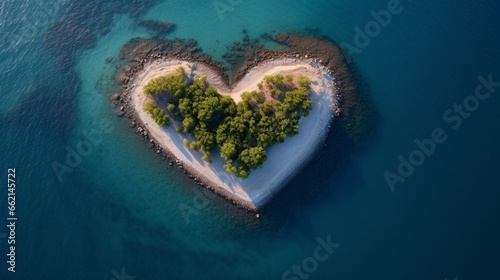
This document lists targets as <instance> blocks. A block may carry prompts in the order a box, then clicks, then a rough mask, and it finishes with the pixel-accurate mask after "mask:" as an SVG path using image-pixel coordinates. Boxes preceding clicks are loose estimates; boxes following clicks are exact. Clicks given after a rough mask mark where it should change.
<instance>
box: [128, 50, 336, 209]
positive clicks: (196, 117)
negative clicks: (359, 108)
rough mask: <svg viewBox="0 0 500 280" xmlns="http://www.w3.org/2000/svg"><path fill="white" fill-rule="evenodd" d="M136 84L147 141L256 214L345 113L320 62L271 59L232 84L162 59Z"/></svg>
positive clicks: (133, 99)
mask: <svg viewBox="0 0 500 280" xmlns="http://www.w3.org/2000/svg"><path fill="white" fill-rule="evenodd" d="M129 85H130V88H129V91H128V92H129V96H130V104H129V105H131V106H132V108H133V110H134V111H135V113H136V116H137V118H138V119H139V120H140V122H142V124H143V126H144V129H145V130H146V131H147V134H148V137H149V138H150V139H152V141H155V142H156V143H158V145H159V146H161V147H162V148H163V149H164V150H166V151H168V152H169V154H170V155H171V156H173V157H174V158H175V159H176V163H177V165H178V166H181V167H182V168H183V169H185V170H186V171H187V172H189V174H191V175H192V176H193V177H195V178H196V179H197V180H198V181H201V182H203V183H204V185H206V186H207V187H209V188H210V189H211V190H213V191H215V192H217V193H218V194H220V195H222V196H224V197H226V198H228V199H230V200H232V201H234V202H236V203H238V204H239V205H241V206H244V207H245V208H247V209H250V210H257V209H259V208H261V207H262V206H263V205H265V204H266V202H268V201H269V200H270V199H271V197H272V196H273V195H274V194H276V193H277V192H278V191H279V190H280V188H281V187H283V186H284V185H285V184H286V182H287V181H288V180H290V179H291V178H293V176H294V175H295V174H297V172H298V171H299V170H300V169H301V168H302V167H303V166H304V164H305V163H307V162H308V160H310V159H311V157H312V156H313V155H314V154H315V152H316V151H317V149H318V148H319V147H320V146H321V143H322V142H323V141H324V139H325V137H326V134H327V132H328V130H329V128H330V125H331V121H332V119H333V117H334V116H335V114H336V112H337V111H338V102H337V93H336V87H335V77H333V76H332V75H331V72H330V71H329V70H328V68H327V67H325V66H323V65H322V64H321V63H319V62H318V61H317V60H316V59H306V58H290V57H288V58H279V59H272V60H268V61H264V62H261V63H259V64H258V65H257V66H255V67H253V68H251V69H250V70H249V71H248V72H247V73H246V74H245V75H244V76H243V77H242V78H241V79H240V80H239V81H238V82H237V83H236V84H235V85H234V86H232V87H230V86H229V85H228V84H227V82H226V80H225V79H223V77H221V75H220V73H219V72H217V71H216V70H214V69H213V68H212V67H210V65H206V64H204V63H203V62H193V61H183V60H179V59H175V58H160V59H156V60H150V61H149V62H148V63H146V64H145V65H144V67H143V68H142V70H141V71H140V72H138V73H136V75H135V78H134V80H133V81H130V82H129ZM231 99H232V100H231Z"/></svg>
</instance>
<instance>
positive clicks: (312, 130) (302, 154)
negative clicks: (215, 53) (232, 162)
mask: <svg viewBox="0 0 500 280" xmlns="http://www.w3.org/2000/svg"><path fill="white" fill-rule="evenodd" d="M181 65H182V66H183V67H184V68H185V71H186V73H188V74H189V73H192V74H193V75H194V77H203V76H206V77H207V82H208V83H209V84H211V85H213V86H215V87H216V88H217V90H218V91H219V92H220V93H221V94H225V95H231V97H232V98H233V99H234V100H235V101H236V102H238V101H240V100H241V97H240V95H241V93H243V92H245V91H251V90H257V84H258V83H260V82H261V81H262V79H263V78H264V76H266V75H274V74H278V73H282V74H296V75H299V74H300V75H304V76H307V77H308V78H309V79H310V80H311V82H312V86H311V90H310V95H311V100H312V101H313V109H312V110H311V111H310V113H309V115H308V116H307V117H305V118H302V119H301V120H300V124H299V134H297V135H295V136H292V137H288V138H287V139H286V140H285V142H284V143H277V144H275V145H273V146H271V147H269V148H268V149H267V160H266V162H265V163H264V164H263V166H262V167H261V168H259V169H257V170H253V171H252V173H251V174H250V176H249V177H248V178H246V179H242V178H238V177H236V176H235V175H233V174H229V173H227V172H226V171H225V170H224V168H223V165H224V160H223V159H222V158H220V157H219V156H213V157H212V159H213V162H212V163H207V162H205V161H203V160H202V159H201V157H202V153H201V152H196V151H193V150H191V149H189V148H187V147H185V146H184V144H183V140H184V139H185V138H186V139H188V140H190V141H191V140H193V139H192V138H191V137H190V136H189V135H187V134H184V133H182V134H180V133H178V132H176V131H175V129H174V127H172V126H169V127H166V128H165V127H160V126H158V125H157V124H156V123H155V122H154V120H153V119H152V118H151V117H150V116H149V115H148V114H147V113H145V112H143V110H142V107H143V104H144V103H145V102H146V100H147V99H148V97H147V96H146V95H144V94H143V91H142V88H143V86H144V85H145V84H146V83H147V82H148V81H150V80H151V79H153V78H155V77H158V76H162V75H166V74H169V73H173V72H174V71H175V70H176V69H177V68H178V67H179V66H181ZM134 82H135V84H134V88H133V89H132V90H131V101H132V104H133V106H134V109H135V110H136V111H137V113H138V115H139V118H140V119H141V120H142V121H143V122H144V124H145V125H146V128H147V129H148V131H149V135H150V137H152V138H154V139H155V140H156V141H157V142H158V143H159V144H160V145H162V146H163V148H165V149H167V150H169V151H170V152H171V153H173V154H174V155H175V156H176V158H177V159H179V160H180V161H181V162H182V163H183V164H184V165H185V166H186V167H188V168H189V169H190V170H193V169H194V170H195V171H197V173H198V175H199V176H203V177H204V179H205V180H206V181H210V182H211V183H210V185H211V186H213V187H215V188H216V191H220V192H221V193H222V194H225V195H229V196H231V197H232V198H234V199H235V200H237V201H243V202H246V203H244V204H247V205H250V206H254V207H255V208H260V207H262V206H263V205H264V204H265V203H266V202H268V201H269V199H270V198H271V197H272V196H273V195H274V194H276V192H278V191H279V189H280V188H281V187H283V185H285V184H286V182H287V180H289V179H291V177H293V175H294V174H295V173H296V172H297V171H299V170H300V169H301V168H302V166H303V163H305V162H307V161H308V160H309V159H310V157H311V156H313V155H314V153H315V152H316V149H317V148H318V146H319V145H320V144H321V143H322V141H323V140H324V138H325V136H326V133H327V132H328V129H329V126H330V123H331V120H332V118H333V116H334V114H335V113H334V112H335V111H336V109H337V101H336V100H337V95H336V91H335V87H334V85H333V79H332V77H331V76H330V75H329V74H328V72H327V69H326V68H325V67H323V66H321V65H318V64H316V63H314V62H313V61H312V60H310V59H309V60H306V59H279V60H273V61H268V62H265V63H262V64H259V65H258V66H256V67H255V68H253V69H252V70H250V72H249V73H248V74H247V75H246V76H245V77H244V78H243V79H242V80H241V81H240V82H239V83H238V84H237V85H235V87H234V89H230V88H229V87H228V86H227V85H226V84H225V83H223V82H222V81H221V79H220V78H219V74H218V73H216V72H215V71H213V70H212V69H210V68H209V67H207V66H205V65H204V64H202V63H192V62H185V61H178V60H171V59H168V60H158V61H155V62H152V63H151V64H150V65H147V66H145V68H144V70H143V71H142V72H141V73H139V74H138V76H137V79H136V80H135V81H134Z"/></svg>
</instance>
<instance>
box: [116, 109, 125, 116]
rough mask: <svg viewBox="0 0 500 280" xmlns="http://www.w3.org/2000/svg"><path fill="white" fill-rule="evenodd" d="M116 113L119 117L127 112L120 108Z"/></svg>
mask: <svg viewBox="0 0 500 280" xmlns="http://www.w3.org/2000/svg"><path fill="white" fill-rule="evenodd" d="M115 115H116V116H118V117H123V116H124V115H125V112H124V111H122V110H118V111H116V112H115Z"/></svg>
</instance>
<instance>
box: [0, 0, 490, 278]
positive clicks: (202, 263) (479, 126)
mask: <svg viewBox="0 0 500 280" xmlns="http://www.w3.org/2000/svg"><path fill="white" fill-rule="evenodd" d="M141 18H144V19H157V20H164V21H169V22H173V23H176V24H177V28H176V30H175V31H174V32H173V33H171V34H169V35H168V36H167V38H170V39H174V38H183V39H195V40H197V41H198V43H199V45H200V46H201V47H202V48H203V50H204V51H205V52H207V53H209V54H210V55H212V56H213V57H214V58H215V59H221V58H222V56H223V54H224V52H226V50H227V49H226V46H228V45H230V44H232V43H234V42H236V41H241V39H242V28H243V27H245V28H246V30H248V33H249V35H250V36H251V37H252V38H259V37H260V35H261V34H263V33H273V32H282V31H303V30H305V29H307V30H315V29H317V30H316V32H318V33H319V34H321V35H325V36H328V37H329V38H331V39H333V40H335V41H336V42H337V43H339V44H342V45H343V46H344V47H345V48H346V49H345V52H346V54H349V57H350V59H351V60H352V63H353V65H355V68H356V70H357V71H356V72H357V73H356V77H357V79H358V80H359V83H360V84H363V88H364V89H365V91H366V93H367V95H368V96H369V98H370V99H371V101H372V102H373V103H374V105H375V107H376V110H377V115H378V117H377V121H376V122H374V123H375V126H374V128H373V133H371V134H370V136H369V137H368V138H367V140H366V141H365V142H363V143H362V144H360V145H359V146H356V147H352V146H349V148H345V143H342V141H339V140H338V139H339V138H338V137H335V130H333V131H332V132H331V133H330V135H329V137H328V139H327V142H326V146H325V147H324V149H323V150H322V152H321V154H320V155H319V158H317V159H316V160H314V161H313V162H311V163H310V164H309V166H308V167H307V168H305V169H304V170H303V171H302V172H301V173H300V174H299V176H298V177H297V178H296V179H294V180H293V181H292V182H291V183H289V184H288V185H287V186H286V188H285V189H284V191H282V192H281V193H280V194H279V195H278V196H277V197H275V199H274V201H273V202H272V203H271V204H270V205H269V206H268V207H267V208H265V209H264V210H263V212H262V219H260V220H256V219H254V218H252V217H253V216H251V215H249V214H246V213H245V212H243V211H241V210H238V209H237V208H235V207H234V206H232V205H230V204H228V203H226V202H225V201H224V200H222V199H220V198H218V197H215V196H214V195H212V194H210V193H207V192H205V191H204V190H201V189H199V188H198V187H197V186H196V185H195V184H194V182H192V181H190V180H187V179H186V178H185V177H184V176H183V174H180V173H179V172H177V171H175V170H173V169H172V168H170V167H169V166H168V164H167V163H166V162H165V161H163V160H162V159H161V158H159V157H157V156H156V155H155V154H154V152H153V151H151V150H149V149H148V147H147V145H145V144H144V143H142V142H141V140H140V139H139V138H138V137H137V136H136V135H135V134H134V133H133V131H132V130H131V129H130V128H129V127H128V124H127V122H126V121H124V120H123V119H120V118H117V117H116V116H115V114H114V111H113V109H112V108H111V105H110V96H111V95H112V94H113V93H115V92H113V90H114V89H113V87H112V86H111V85H110V83H109V81H110V80H111V77H112V75H113V74H114V72H115V71H116V69H115V64H113V63H109V61H111V60H112V59H111V58H112V57H117V56H118V54H119V51H120V49H121V47H122V46H123V45H124V44H125V43H126V42H128V41H129V40H130V39H131V38H135V37H144V38H147V37H151V36H152V34H151V33H150V32H148V31H147V30H146V29H145V28H144V27H140V26H138V25H137V20H138V19H141ZM377 20H378V22H377ZM54 26H56V28H58V29H57V30H58V32H52V36H47V34H48V31H49V29H50V28H54ZM499 27H500V2H498V1H493V0H485V1H472V0H459V1H411V0H401V1H396V0H370V1H368V0H358V1H348V0H321V1H320V0H318V1H306V0H294V1H292V0H284V1H269V0H267V1H266V0H255V1H232V0H231V1H230V0H216V1H201V0H190V1H187V0H161V1H155V0H134V1H119V0H54V1H41V0H2V1H0V96H1V102H0V162H1V164H0V178H1V180H0V279H1V280H8V279H23V280H24V279H26V280H38V279H42V280H56V279H75V280H88V279H106V280H110V279H114V280H132V279H136V280H142V279H289V280H297V279H302V280H303V279H346V280H356V279H359V280H366V279H384V280H387V279H413V280H421V279H427V280H434V279H435V280H444V279H449V280H452V279H457V280H458V279H459V280H465V279H500V184H499V183H498V182H499V181H498V180H499V174H500V148H499V143H500V109H499V108H500V51H499V50H500V31H499V30H500V29H499ZM360 32H361V33H363V35H360ZM88 133H97V134H98V135H99V137H98V140H99V141H96V143H97V144H95V145H92V149H91V150H87V153H86V155H85V156H83V157H82V158H81V159H80V160H79V161H77V162H73V163H74V164H73V166H71V167H68V168H69V170H66V171H67V172H65V173H64V175H63V176H62V177H61V178H59V177H58V176H57V174H56V173H55V172H54V167H53V166H54V164H55V163H56V164H57V163H64V162H66V157H67V155H68V153H70V151H71V150H72V149H77V148H78V145H80V144H81V142H82V141H84V140H85V139H86V136H85V135H86V134H88ZM10 168H12V169H15V175H16V177H15V191H14V193H15V211H14V212H15V213H14V215H10V214H9V209H8V206H9V204H8V203H9V200H8V197H9V190H8V172H9V170H8V169H10ZM11 196H12V195H11ZM200 197H207V198H208V203H205V202H206V201H207V200H203V199H202V201H203V203H200ZM10 201H12V200H10ZM186 207H187V208H189V209H191V210H192V211H190V212H189V215H188V216H186V215H185V213H184V214H183V212H182V211H181V209H186ZM14 216H15V217H16V218H17V220H15V231H14V232H15V272H11V271H9V270H8V269H9V267H12V266H11V264H12V263H10V264H9V263H8V261H9V260H10V259H11V256H8V255H12V254H11V246H12V244H9V242H10V240H12V238H10V237H11V234H12V232H11V230H10V229H9V228H8V227H7V225H9V224H10V223H11V222H12V221H10V220H7V219H8V218H12V217H14ZM186 217H187V218H186Z"/></svg>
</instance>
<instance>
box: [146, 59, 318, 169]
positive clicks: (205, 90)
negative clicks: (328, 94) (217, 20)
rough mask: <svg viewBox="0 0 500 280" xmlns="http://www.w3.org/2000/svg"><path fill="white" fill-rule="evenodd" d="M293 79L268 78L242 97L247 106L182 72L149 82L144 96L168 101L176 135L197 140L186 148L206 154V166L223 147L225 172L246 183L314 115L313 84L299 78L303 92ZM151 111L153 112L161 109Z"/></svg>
mask: <svg viewBox="0 0 500 280" xmlns="http://www.w3.org/2000/svg"><path fill="white" fill-rule="evenodd" d="M294 79H295V77H294V76H293V75H286V76H283V75H281V74H277V75H274V76H266V77H264V79H263V82H262V83H260V84H259V85H258V87H259V90H258V91H252V92H245V93H243V94H242V96H241V97H242V101H241V102H240V103H239V104H235V103H234V100H233V99H232V98H231V97H229V96H222V95H220V94H219V93H218V92H217V90H216V89H215V88H214V87H212V86H209V85H207V83H206V79H205V78H202V79H195V80H194V81H188V80H187V78H186V77H185V75H184V69H180V68H179V69H178V72H177V73H176V74H172V75H168V76H164V77H159V78H157V79H154V80H152V81H150V82H149V83H148V84H147V85H146V86H145V88H144V92H145V93H146V94H161V93H163V95H165V96H166V98H167V102H168V103H167V109H168V111H169V112H170V113H172V114H173V115H174V118H175V119H176V120H178V121H179V122H180V125H178V126H176V129H177V130H178V131H184V132H187V133H190V134H191V135H192V136H193V137H194V138H195V141H192V142H189V141H187V140H185V141H184V142H185V143H184V144H185V145H186V146H188V147H190V148H191V149H193V150H201V151H202V152H203V153H204V155H203V160H205V161H207V162H210V161H211V159H210V156H211V155H212V154H213V153H214V152H215V151H216V148H217V147H219V148H220V156H221V157H222V158H223V159H224V160H225V161H226V163H225V165H224V169H225V170H226V171H228V172H230V173H234V174H236V175H237V176H240V177H243V178H246V177H248V176H249V175H250V172H251V170H252V169H255V168H258V167H259V166H261V165H262V164H263V163H264V162H265V160H266V158H267V153H266V148H267V147H269V146H271V145H273V144H274V143H277V142H283V141H284V140H285V138H286V137H288V136H291V135H295V134H297V133H298V128H299V118H300V117H301V116H305V115H307V114H308V112H309V111H310V110H311V109H312V102H311V99H310V98H309V92H308V88H309V86H310V81H309V79H307V78H306V77H303V76H301V77H298V78H297V81H298V82H297V83H298V84H299V86H296V85H295V84H294ZM163 95H160V96H163ZM153 103H154V102H153ZM146 105H147V106H149V107H148V108H149V109H151V110H153V111H154V110H155V109H156V108H157V106H156V104H146ZM154 106H156V107H154ZM145 107H146V106H145ZM150 107H151V108H150ZM158 109H159V108H158ZM162 112H163V111H162Z"/></svg>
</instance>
